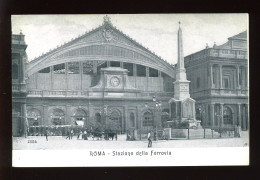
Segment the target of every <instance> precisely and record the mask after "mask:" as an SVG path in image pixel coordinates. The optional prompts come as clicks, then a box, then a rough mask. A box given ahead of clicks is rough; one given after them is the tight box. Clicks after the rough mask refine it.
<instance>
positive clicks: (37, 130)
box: [28, 125, 83, 136]
mask: <svg viewBox="0 0 260 180" xmlns="http://www.w3.org/2000/svg"><path fill="white" fill-rule="evenodd" d="M46 129H47V130H48V135H49V136H66V134H67V132H68V130H72V129H73V132H74V133H79V132H80V131H83V127H82V126H73V125H62V126H61V125H60V126H59V125H57V126H30V127H29V129H28V135H29V136H44V133H45V130H46Z"/></svg>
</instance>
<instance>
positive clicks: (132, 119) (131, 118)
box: [130, 112, 135, 127]
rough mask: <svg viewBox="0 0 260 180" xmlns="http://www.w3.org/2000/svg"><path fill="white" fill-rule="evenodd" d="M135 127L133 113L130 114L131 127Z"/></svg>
mask: <svg viewBox="0 0 260 180" xmlns="http://www.w3.org/2000/svg"><path fill="white" fill-rule="evenodd" d="M134 126H135V115H134V113H133V112H131V113H130V127H134Z"/></svg>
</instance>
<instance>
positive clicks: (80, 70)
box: [79, 61, 83, 90]
mask: <svg viewBox="0 0 260 180" xmlns="http://www.w3.org/2000/svg"><path fill="white" fill-rule="evenodd" d="M79 74H80V89H81V90H82V89H83V87H82V86H83V85H82V79H83V78H82V76H83V63H82V61H80V62H79Z"/></svg>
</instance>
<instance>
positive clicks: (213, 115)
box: [210, 103, 215, 127]
mask: <svg viewBox="0 0 260 180" xmlns="http://www.w3.org/2000/svg"><path fill="white" fill-rule="evenodd" d="M214 106H215V104H214V103H211V104H210V121H211V123H210V124H211V126H212V127H214V126H215V120H214V117H215V112H214Z"/></svg>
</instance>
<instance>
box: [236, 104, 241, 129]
mask: <svg viewBox="0 0 260 180" xmlns="http://www.w3.org/2000/svg"><path fill="white" fill-rule="evenodd" d="M237 117H238V123H237V124H238V126H240V127H241V104H237Z"/></svg>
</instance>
